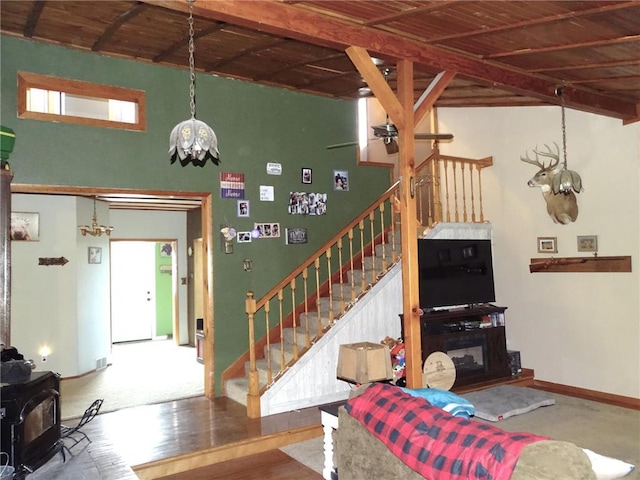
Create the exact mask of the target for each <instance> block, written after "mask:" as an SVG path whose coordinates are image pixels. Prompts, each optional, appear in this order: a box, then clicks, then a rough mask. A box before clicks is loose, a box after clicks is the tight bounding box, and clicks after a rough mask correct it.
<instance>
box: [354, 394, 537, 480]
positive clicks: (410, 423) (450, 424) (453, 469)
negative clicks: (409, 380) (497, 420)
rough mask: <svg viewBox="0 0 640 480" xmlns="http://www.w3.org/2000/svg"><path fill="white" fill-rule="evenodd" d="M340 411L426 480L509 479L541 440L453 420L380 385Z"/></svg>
mask: <svg viewBox="0 0 640 480" xmlns="http://www.w3.org/2000/svg"><path fill="white" fill-rule="evenodd" d="M345 408H346V409H347V411H348V412H349V414H350V415H351V416H352V417H354V418H355V419H357V420H358V421H359V422H360V423H362V424H363V425H364V427H365V428H367V430H369V431H370V432H371V433H372V434H373V435H374V436H375V437H376V438H378V439H379V440H381V441H382V442H383V443H384V444H385V445H386V446H387V447H388V448H389V450H391V452H392V453H393V454H394V455H395V456H396V457H398V458H399V459H400V460H402V462H404V463H405V464H406V465H407V466H409V467H410V468H411V469H412V470H415V471H416V472H418V473H419V474H420V475H422V476H423V477H425V478H427V479H430V480H436V479H437V480H461V479H474V480H475V479H482V480H502V479H509V478H511V474H512V473H513V469H514V468H515V465H516V462H517V461H518V457H519V455H520V452H521V451H522V449H523V448H524V447H525V446H526V445H528V444H530V443H533V442H537V441H540V440H547V438H546V437H540V436H537V435H533V434H530V433H509V432H505V431H503V430H501V429H499V428H497V427H494V426H492V425H488V424H485V423H481V422H478V421H475V420H469V419H465V418H461V417H453V416H451V415H449V414H448V413H447V412H445V411H444V410H442V409H440V408H438V407H434V406H433V405H431V404H430V403H429V402H427V401H426V400H424V399H422V398H417V397H413V396H411V395H409V394H407V393H405V392H403V391H402V390H401V389H400V388H398V387H395V386H393V385H387V384H382V383H375V384H372V385H370V386H369V387H368V388H367V389H366V390H365V391H364V392H363V393H362V394H361V395H359V396H357V397H354V398H352V399H350V400H349V401H348V402H347V404H346V405H345Z"/></svg>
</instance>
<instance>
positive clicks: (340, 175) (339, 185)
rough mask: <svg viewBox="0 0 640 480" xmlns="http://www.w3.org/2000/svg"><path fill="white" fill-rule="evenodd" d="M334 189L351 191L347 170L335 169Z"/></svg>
mask: <svg viewBox="0 0 640 480" xmlns="http://www.w3.org/2000/svg"><path fill="white" fill-rule="evenodd" d="M333 189H334V190H335V191H338V192H348V191H349V172H348V171H346V170H334V171H333Z"/></svg>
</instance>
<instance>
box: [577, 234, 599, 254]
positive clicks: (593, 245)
mask: <svg viewBox="0 0 640 480" xmlns="http://www.w3.org/2000/svg"><path fill="white" fill-rule="evenodd" d="M578 251H579V252H597V251H598V237H597V236H596V235H579V236H578Z"/></svg>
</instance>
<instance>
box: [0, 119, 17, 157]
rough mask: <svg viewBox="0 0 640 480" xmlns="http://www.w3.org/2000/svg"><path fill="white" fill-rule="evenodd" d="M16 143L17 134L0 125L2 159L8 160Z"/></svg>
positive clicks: (0, 153)
mask: <svg viewBox="0 0 640 480" xmlns="http://www.w3.org/2000/svg"><path fill="white" fill-rule="evenodd" d="M15 143H16V134H15V132H14V131H13V130H12V129H10V128H9V127H5V126H4V125H0V158H1V159H2V160H8V159H9V154H10V153H11V152H13V146H14V145H15Z"/></svg>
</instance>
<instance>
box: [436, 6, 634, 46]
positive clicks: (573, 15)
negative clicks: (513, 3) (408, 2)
mask: <svg viewBox="0 0 640 480" xmlns="http://www.w3.org/2000/svg"><path fill="white" fill-rule="evenodd" d="M638 6H640V4H637V3H634V2H621V3H616V4H613V5H605V6H601V7H596V8H589V9H587V10H582V11H579V12H567V13H559V14H556V15H549V16H547V17H540V18H533V19H531V20H524V21H521V22H516V23H510V24H508V25H500V26H497V27H490V28H479V29H477V30H473V31H470V32H464V33H456V34H452V35H441V36H439V37H433V38H428V39H426V41H428V42H429V43H432V44H436V43H441V42H445V41H447V40H458V39H460V38H465V39H468V38H473V37H478V36H481V35H491V34H494V33H504V32H508V31H510V30H517V29H520V28H525V27H531V26H535V25H544V24H550V23H554V22H561V21H565V20H575V19H577V18H580V17H586V16H590V15H597V14H601V13H606V12H611V11H615V10H620V9H625V8H633V7H638Z"/></svg>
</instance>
